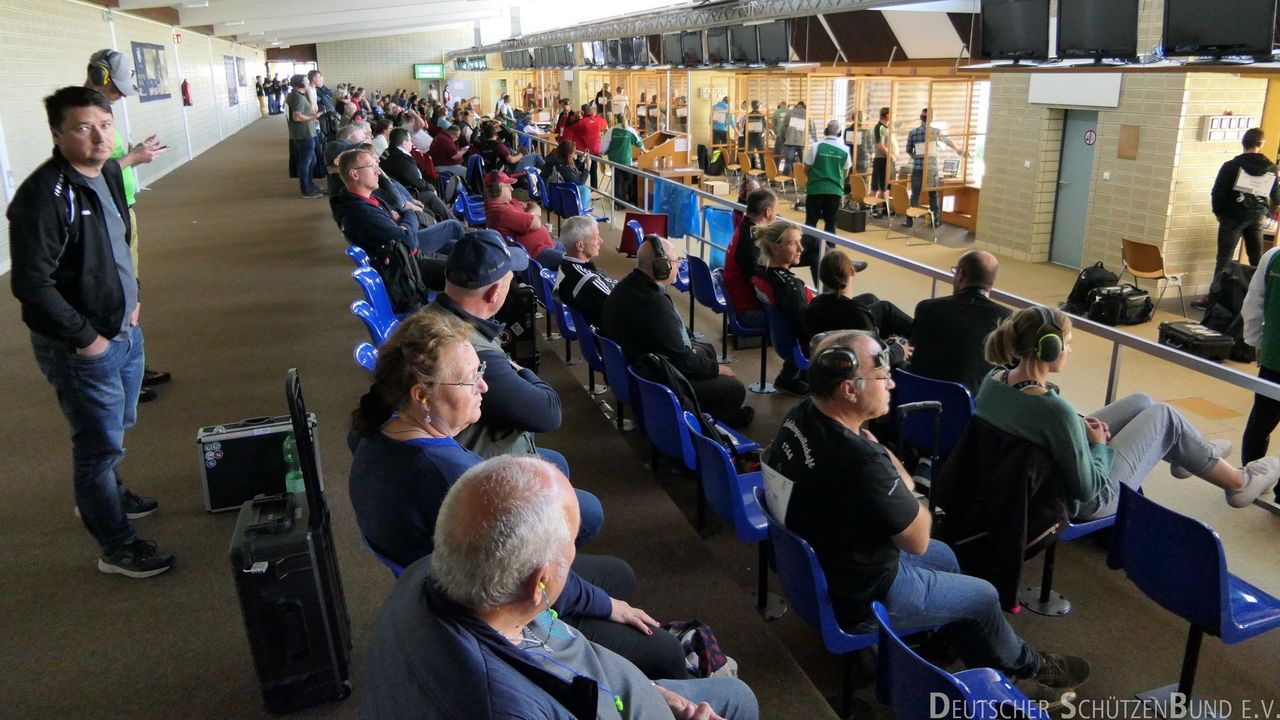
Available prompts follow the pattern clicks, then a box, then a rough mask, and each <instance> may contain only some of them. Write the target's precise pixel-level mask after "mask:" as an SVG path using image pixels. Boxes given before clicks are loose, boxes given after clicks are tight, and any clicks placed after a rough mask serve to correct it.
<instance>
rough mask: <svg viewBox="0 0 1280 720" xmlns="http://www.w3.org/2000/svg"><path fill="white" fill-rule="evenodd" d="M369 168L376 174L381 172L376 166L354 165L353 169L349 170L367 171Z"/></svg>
mask: <svg viewBox="0 0 1280 720" xmlns="http://www.w3.org/2000/svg"><path fill="white" fill-rule="evenodd" d="M369 168H373V169H374V170H377V171H378V172H382V169H381V168H379V167H378V166H377V165H356V166H355V167H353V168H351V169H352V170H367V169H369Z"/></svg>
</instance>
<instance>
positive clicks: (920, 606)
mask: <svg viewBox="0 0 1280 720" xmlns="http://www.w3.org/2000/svg"><path fill="white" fill-rule="evenodd" d="M884 605H885V607H886V608H888V609H889V617H890V619H892V620H893V624H894V627H898V628H906V627H918V626H921V625H944V626H945V627H944V628H943V629H942V630H943V633H944V635H945V636H946V638H947V641H948V642H949V643H950V644H951V646H952V648H954V649H955V651H956V654H958V655H959V656H960V659H961V660H963V661H964V663H965V665H967V666H969V667H971V668H976V667H993V668H995V669H997V670H1000V671H1002V672H1004V673H1005V674H1006V675H1009V676H1010V677H1014V678H1019V677H1030V676H1032V675H1034V674H1035V673H1036V671H1037V670H1039V669H1040V656H1039V655H1038V654H1036V651H1035V650H1033V649H1032V648H1031V646H1030V645H1028V644H1027V643H1026V641H1024V640H1023V639H1022V638H1020V637H1018V635H1017V634H1016V633H1015V632H1014V631H1013V628H1011V627H1009V623H1008V621H1006V620H1005V619H1004V613H1003V611H1001V609H1000V596H999V595H998V594H997V593H996V589H995V587H993V586H992V585H991V583H989V582H987V581H986V580H981V579H979V578H975V577H969V576H968V575H963V574H961V572H960V563H958V562H956V555H955V553H953V552H952V551H951V548H949V547H947V545H946V544H945V543H942V542H940V541H938V540H930V541H929V547H928V549H926V550H925V551H924V554H923V555H912V554H910V553H906V552H903V553H902V554H901V556H900V558H899V560H898V576H897V577H896V578H894V580H893V585H892V586H890V588H889V592H888V594H887V595H885V599H884Z"/></svg>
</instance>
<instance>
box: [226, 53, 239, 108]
mask: <svg viewBox="0 0 1280 720" xmlns="http://www.w3.org/2000/svg"><path fill="white" fill-rule="evenodd" d="M222 64H223V66H224V67H226V69H227V104H228V105H230V106H232V107H235V106H236V105H239V104H240V88H239V87H238V86H237V85H236V82H237V81H236V59H235V58H234V57H232V56H230V55H223V56H222Z"/></svg>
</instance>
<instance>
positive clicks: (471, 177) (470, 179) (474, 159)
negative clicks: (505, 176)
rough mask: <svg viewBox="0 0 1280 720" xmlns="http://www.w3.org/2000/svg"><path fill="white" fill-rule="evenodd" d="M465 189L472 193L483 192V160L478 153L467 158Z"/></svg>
mask: <svg viewBox="0 0 1280 720" xmlns="http://www.w3.org/2000/svg"><path fill="white" fill-rule="evenodd" d="M467 187H468V188H470V189H471V192H473V193H483V192H484V158H482V157H480V155H479V154H478V153H477V154H473V155H468V156H467Z"/></svg>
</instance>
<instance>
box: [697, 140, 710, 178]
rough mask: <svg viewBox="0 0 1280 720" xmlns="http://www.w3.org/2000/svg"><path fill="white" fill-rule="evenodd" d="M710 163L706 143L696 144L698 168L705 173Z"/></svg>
mask: <svg viewBox="0 0 1280 720" xmlns="http://www.w3.org/2000/svg"><path fill="white" fill-rule="evenodd" d="M710 163H711V153H709V152H707V146H706V145H699V146H698V169H699V170H701V171H702V173H703V174H704V175H705V174H707V166H708V165H710Z"/></svg>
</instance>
